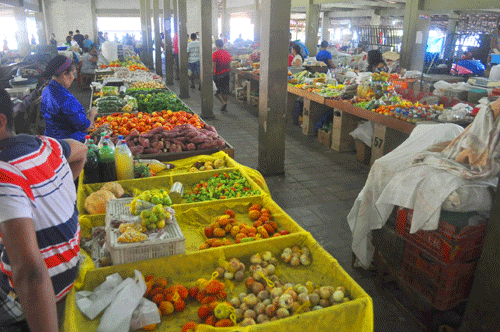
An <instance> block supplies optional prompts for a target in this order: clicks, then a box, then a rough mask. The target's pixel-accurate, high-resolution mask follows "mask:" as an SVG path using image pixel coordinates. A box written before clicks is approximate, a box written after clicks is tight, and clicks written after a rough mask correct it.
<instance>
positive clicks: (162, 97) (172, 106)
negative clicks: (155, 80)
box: [127, 87, 191, 113]
mask: <svg viewBox="0 0 500 332" xmlns="http://www.w3.org/2000/svg"><path fill="white" fill-rule="evenodd" d="M139 89H140V90H142V91H144V88H139ZM151 89H154V90H155V91H151V92H144V93H138V92H135V91H131V92H130V93H129V92H128V91H127V95H129V96H132V97H135V98H136V99H137V103H138V108H139V111H141V112H146V113H153V112H161V111H163V110H167V111H172V112H179V111H184V112H191V110H190V109H189V107H188V106H187V105H186V104H184V102H183V101H182V100H180V99H179V98H178V97H177V96H176V95H175V94H174V93H172V92H171V91H168V90H162V91H161V92H158V91H156V90H157V88H153V87H151Z"/></svg>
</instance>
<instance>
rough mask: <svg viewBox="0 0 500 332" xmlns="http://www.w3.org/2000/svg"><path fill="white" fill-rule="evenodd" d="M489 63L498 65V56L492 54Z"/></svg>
mask: <svg viewBox="0 0 500 332" xmlns="http://www.w3.org/2000/svg"><path fill="white" fill-rule="evenodd" d="M491 63H500V54H492V55H491Z"/></svg>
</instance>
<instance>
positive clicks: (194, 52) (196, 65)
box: [187, 33, 201, 90]
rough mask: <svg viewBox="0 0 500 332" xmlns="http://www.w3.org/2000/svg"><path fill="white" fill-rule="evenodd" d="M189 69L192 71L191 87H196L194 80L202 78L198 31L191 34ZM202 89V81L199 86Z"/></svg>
mask: <svg viewBox="0 0 500 332" xmlns="http://www.w3.org/2000/svg"><path fill="white" fill-rule="evenodd" d="M187 52H188V63H189V70H190V71H191V89H195V88H196V87H195V86H194V82H195V80H196V79H199V78H200V41H199V40H197V38H196V33H192V34H191V42H190V43H189V44H188V46H187ZM198 90H201V83H200V85H199V87H198Z"/></svg>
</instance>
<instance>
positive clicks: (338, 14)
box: [327, 10, 375, 18]
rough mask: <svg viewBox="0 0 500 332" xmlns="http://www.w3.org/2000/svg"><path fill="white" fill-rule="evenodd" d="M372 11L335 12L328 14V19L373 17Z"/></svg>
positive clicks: (373, 12)
mask: <svg viewBox="0 0 500 332" xmlns="http://www.w3.org/2000/svg"><path fill="white" fill-rule="evenodd" d="M373 14H375V11H374V10H351V11H336V12H329V13H328V16H327V17H328V18H351V17H367V16H373Z"/></svg>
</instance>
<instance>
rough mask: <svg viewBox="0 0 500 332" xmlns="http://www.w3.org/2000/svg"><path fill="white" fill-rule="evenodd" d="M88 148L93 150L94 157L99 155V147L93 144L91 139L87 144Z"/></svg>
mask: <svg viewBox="0 0 500 332" xmlns="http://www.w3.org/2000/svg"><path fill="white" fill-rule="evenodd" d="M88 148H89V149H91V150H92V151H94V153H95V155H96V157H98V156H99V148H98V147H97V145H95V144H94V140H93V139H91V140H90V145H89V146H88Z"/></svg>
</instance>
